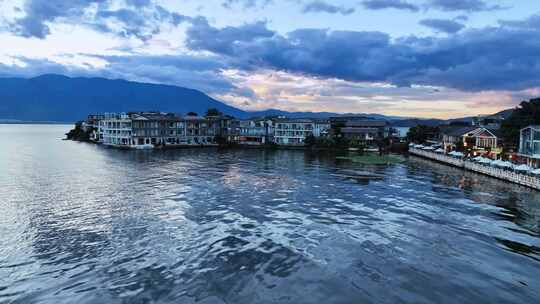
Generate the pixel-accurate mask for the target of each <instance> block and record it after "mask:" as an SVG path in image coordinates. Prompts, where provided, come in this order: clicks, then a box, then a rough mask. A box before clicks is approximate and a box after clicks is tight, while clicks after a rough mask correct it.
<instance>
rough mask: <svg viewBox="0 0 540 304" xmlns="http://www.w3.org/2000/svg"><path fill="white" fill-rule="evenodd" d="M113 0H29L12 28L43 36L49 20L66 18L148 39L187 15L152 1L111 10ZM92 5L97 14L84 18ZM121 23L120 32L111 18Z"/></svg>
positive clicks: (47, 31) (133, 0)
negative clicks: (162, 25)
mask: <svg viewBox="0 0 540 304" xmlns="http://www.w3.org/2000/svg"><path fill="white" fill-rule="evenodd" d="M111 2H112V1H111V0H27V1H26V2H25V4H24V7H23V11H24V13H25V14H26V15H25V16H24V17H22V18H19V19H16V20H15V22H14V23H12V24H10V25H9V26H8V29H9V30H10V31H12V32H14V33H15V34H17V35H20V36H23V37H35V38H40V39H43V38H45V37H46V36H47V35H49V34H50V28H49V25H48V24H49V23H53V22H55V21H58V20H61V19H64V20H65V21H67V22H71V23H77V22H78V23H81V24H85V25H87V26H90V27H92V28H94V29H97V30H99V31H102V32H110V33H115V34H120V35H123V36H136V37H138V38H141V39H146V38H148V37H149V36H151V35H153V34H155V33H157V32H159V27H160V25H161V24H162V23H166V22H169V23H172V24H175V25H177V24H178V23H180V22H182V21H185V20H187V17H185V16H182V15H179V14H176V13H171V12H169V11H167V10H165V9H164V8H163V7H161V6H159V5H155V4H153V2H152V1H151V0H127V2H126V3H127V4H128V7H126V8H122V9H116V10H110V6H111V5H110V4H111ZM90 7H96V10H97V13H96V14H95V16H93V19H91V20H85V19H84V18H83V16H84V13H85V11H86V10H87V9H89V8H90ZM111 19H113V20H115V21H116V22H118V23H120V25H121V27H122V29H121V30H120V31H119V32H116V31H115V30H113V29H111V28H110V27H109V26H108V25H107V21H108V20H111Z"/></svg>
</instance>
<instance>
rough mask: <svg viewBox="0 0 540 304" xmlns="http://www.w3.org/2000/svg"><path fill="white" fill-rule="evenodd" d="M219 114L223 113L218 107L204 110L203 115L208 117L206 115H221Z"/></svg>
mask: <svg viewBox="0 0 540 304" xmlns="http://www.w3.org/2000/svg"><path fill="white" fill-rule="evenodd" d="M221 115H223V113H221V112H220V111H219V110H218V109H216V108H210V109H208V110H207V111H206V114H205V115H204V116H206V117H208V116H221Z"/></svg>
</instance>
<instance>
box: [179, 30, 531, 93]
mask: <svg viewBox="0 0 540 304" xmlns="http://www.w3.org/2000/svg"><path fill="white" fill-rule="evenodd" d="M187 35H188V38H187V41H186V42H187V46H188V47H190V48H192V49H194V50H206V51H210V52H213V53H215V54H218V55H222V56H224V60H226V61H227V63H228V64H230V65H232V66H235V67H239V68H242V69H258V68H270V69H276V70H283V71H289V72H294V73H301V74H308V75H312V76H316V77H328V78H333V77H335V78H340V79H345V80H351V81H369V82H374V81H382V82H390V83H393V84H396V85H399V86H407V85H411V84H421V85H436V86H445V87H450V88H456V89H461V90H467V91H479V90H489V89H494V90H501V89H524V88H530V87H533V86H539V85H540V57H539V56H538V55H537V54H538V53H540V40H539V39H538V37H539V35H540V30H531V29H529V28H527V29H520V28H507V27H487V28H482V29H474V30H467V31H463V32H461V33H458V34H454V35H451V36H448V37H440V38H438V37H425V38H418V37H415V36H408V37H402V38H397V39H390V37H389V35H388V34H386V33H382V32H360V31H329V30H326V29H300V30H296V31H293V32H291V33H289V34H288V35H286V36H283V35H280V34H277V33H275V32H273V31H271V30H269V29H267V28H266V24H265V23H255V24H247V25H243V26H241V27H227V28H223V29H218V28H214V27H212V26H210V25H209V24H208V22H206V21H204V22H202V21H201V22H198V23H195V24H193V25H192V26H191V28H190V29H189V30H188V31H187Z"/></svg>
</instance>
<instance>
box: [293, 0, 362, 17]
mask: <svg viewBox="0 0 540 304" xmlns="http://www.w3.org/2000/svg"><path fill="white" fill-rule="evenodd" d="M302 11H303V12H304V13H329V14H342V15H350V14H352V13H354V11H355V8H354V7H344V6H338V5H333V4H330V3H328V2H325V1H320V0H316V1H310V2H308V3H306V4H305V5H304V8H303V9H302Z"/></svg>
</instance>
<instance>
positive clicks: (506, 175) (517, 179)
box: [409, 148, 540, 191]
mask: <svg viewBox="0 0 540 304" xmlns="http://www.w3.org/2000/svg"><path fill="white" fill-rule="evenodd" d="M409 154H410V155H413V156H416V157H420V158H425V159H429V160H432V161H436V162H439V163H442V164H445V165H448V166H452V167H456V168H460V169H462V170H465V171H470V172H474V173H478V174H482V175H486V176H490V177H492V178H496V179H499V180H503V181H507V182H511V183H514V184H518V185H521V186H524V187H527V188H530V189H534V190H537V191H540V177H536V176H530V175H527V174H523V173H517V172H514V171H510V170H505V169H500V168H494V167H491V166H485V165H481V164H478V163H475V162H471V161H469V160H464V159H458V158H453V157H450V156H447V155H443V154H438V153H435V152H428V151H424V150H420V149H416V148H409Z"/></svg>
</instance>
